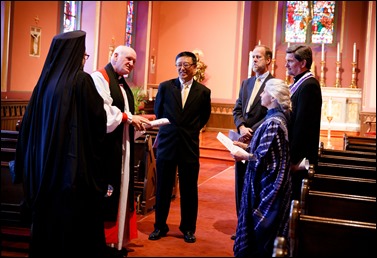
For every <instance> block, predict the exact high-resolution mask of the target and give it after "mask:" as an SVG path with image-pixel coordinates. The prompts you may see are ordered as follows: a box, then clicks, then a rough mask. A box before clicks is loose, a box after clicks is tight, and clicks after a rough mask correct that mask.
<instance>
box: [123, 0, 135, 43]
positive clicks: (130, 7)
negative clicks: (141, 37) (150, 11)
mask: <svg viewBox="0 0 377 258" xmlns="http://www.w3.org/2000/svg"><path fill="white" fill-rule="evenodd" d="M136 7H137V2H134V1H128V2H127V21H126V40H125V44H126V46H128V47H132V48H133V47H134V41H135V33H134V31H135V23H136V17H135V13H136Z"/></svg>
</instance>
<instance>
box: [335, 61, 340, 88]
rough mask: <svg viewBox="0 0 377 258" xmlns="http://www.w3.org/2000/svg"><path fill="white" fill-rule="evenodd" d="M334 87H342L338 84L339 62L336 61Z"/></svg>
mask: <svg viewBox="0 0 377 258" xmlns="http://www.w3.org/2000/svg"><path fill="white" fill-rule="evenodd" d="M335 87H336V88H340V87H342V86H341V84H340V61H336V74H335Z"/></svg>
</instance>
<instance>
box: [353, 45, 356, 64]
mask: <svg viewBox="0 0 377 258" xmlns="http://www.w3.org/2000/svg"><path fill="white" fill-rule="evenodd" d="M352 62H354V63H356V43H353V59H352Z"/></svg>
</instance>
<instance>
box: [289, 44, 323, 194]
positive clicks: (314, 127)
mask: <svg viewBox="0 0 377 258" xmlns="http://www.w3.org/2000/svg"><path fill="white" fill-rule="evenodd" d="M285 59H286V65H285V67H286V68H287V70H288V74H289V75H292V76H294V77H293V79H294V83H293V84H292V85H291V86H290V89H291V100H292V117H291V124H290V129H289V141H290V147H291V163H292V170H293V171H294V172H292V195H293V196H292V197H293V199H296V200H300V199H299V198H300V192H301V181H302V179H303V178H304V177H305V176H306V174H305V173H306V170H297V166H298V164H299V163H301V161H302V160H303V159H304V158H306V159H308V160H309V163H310V164H313V165H314V166H316V165H317V163H318V148H319V139H320V126H321V108H322V93H321V87H320V85H319V82H318V80H317V79H316V78H315V77H314V75H313V74H312V73H311V72H310V70H309V69H310V67H311V65H312V62H313V54H312V50H311V48H310V47H308V46H306V45H292V46H290V47H289V48H287V50H286V57H285Z"/></svg>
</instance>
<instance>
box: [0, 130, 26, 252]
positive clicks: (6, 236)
mask: <svg viewBox="0 0 377 258" xmlns="http://www.w3.org/2000/svg"><path fill="white" fill-rule="evenodd" d="M17 138H18V131H9V130H1V210H0V221H1V239H2V241H1V249H2V255H3V256H4V257H27V254H28V249H29V241H30V225H31V222H30V216H31V215H30V214H29V212H28V211H27V209H25V207H24V205H23V198H24V197H23V186H22V184H13V182H12V178H11V174H10V172H9V161H11V160H14V155H15V152H16V145H17ZM8 255H9V256H8Z"/></svg>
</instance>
